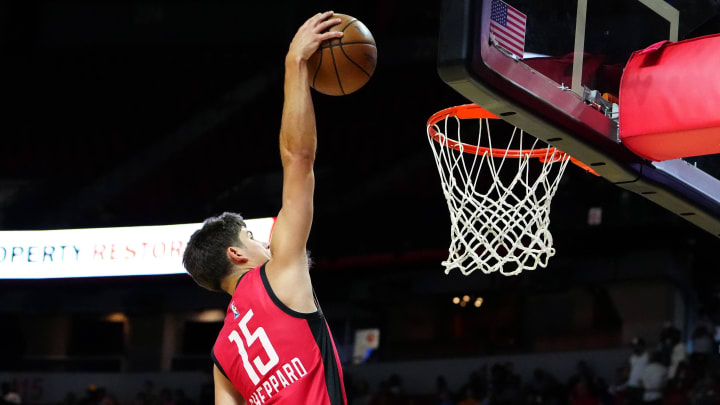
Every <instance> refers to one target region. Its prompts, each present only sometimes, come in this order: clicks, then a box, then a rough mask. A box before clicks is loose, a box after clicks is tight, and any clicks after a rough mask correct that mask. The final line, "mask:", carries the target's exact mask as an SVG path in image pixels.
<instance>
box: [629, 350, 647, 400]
mask: <svg viewBox="0 0 720 405" xmlns="http://www.w3.org/2000/svg"><path fill="white" fill-rule="evenodd" d="M632 348H633V353H632V354H631V355H630V360H629V367H630V376H629V377H628V382H627V386H626V388H625V397H626V398H627V400H628V404H639V403H642V402H643V401H642V397H643V395H642V394H643V393H642V391H643V389H642V386H641V385H640V376H641V375H642V373H643V371H645V367H646V366H647V364H648V360H649V358H648V353H647V350H646V347H645V341H644V340H643V339H642V338H638V337H636V338H634V339H633V340H632Z"/></svg>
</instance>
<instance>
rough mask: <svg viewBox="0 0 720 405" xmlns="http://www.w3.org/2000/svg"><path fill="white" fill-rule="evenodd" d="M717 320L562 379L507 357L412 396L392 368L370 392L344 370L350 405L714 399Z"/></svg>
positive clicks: (662, 404) (618, 404)
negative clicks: (612, 364)
mask: <svg viewBox="0 0 720 405" xmlns="http://www.w3.org/2000/svg"><path fill="white" fill-rule="evenodd" d="M714 331H715V326H714V325H712V323H711V322H709V320H708V319H707V318H705V317H701V319H700V322H698V325H697V326H696V328H695V330H694V331H693V333H692V335H691V336H690V340H691V347H692V352H691V353H690V354H688V353H687V347H688V344H687V342H684V341H683V339H682V333H681V331H680V330H678V329H677V328H675V327H673V326H671V325H666V326H665V327H663V328H662V330H661V332H660V336H659V339H658V341H659V342H660V343H659V344H658V345H657V346H655V347H647V345H646V343H645V341H644V340H643V339H642V338H635V339H633V341H632V352H631V354H630V356H629V358H628V361H627V362H626V363H625V364H620V365H618V367H617V370H616V371H615V375H614V376H607V377H608V378H607V379H606V378H603V376H598V375H595V373H594V372H593V370H592V368H591V367H590V365H588V364H587V363H586V362H583V361H581V362H579V363H578V364H577V368H576V371H575V373H574V374H573V375H572V376H570V377H569V378H567V379H566V380H563V379H560V378H558V377H557V376H553V375H551V374H550V373H548V372H547V371H545V370H543V369H541V368H538V369H535V370H534V372H533V374H532V377H531V378H530V380H529V381H523V380H522V378H521V377H520V376H519V375H517V374H516V373H515V372H514V366H513V364H512V363H506V364H494V365H492V366H489V367H488V366H482V367H480V368H479V369H478V371H476V372H474V373H472V374H471V375H470V376H469V377H468V380H467V381H466V382H465V383H464V384H463V385H462V386H461V387H459V389H456V390H454V391H453V390H451V389H450V388H449V386H448V383H447V381H446V380H445V379H444V378H443V377H442V376H439V377H437V382H436V387H435V393H434V394H432V395H412V394H409V393H407V392H406V391H405V389H404V387H403V382H402V379H401V378H400V377H399V376H397V375H393V376H390V377H389V378H388V379H387V380H385V381H383V382H382V383H381V384H380V385H379V387H378V388H377V390H375V391H374V392H371V390H370V389H369V387H368V384H367V382H365V381H363V380H361V379H354V378H353V377H352V376H351V375H348V376H346V387H347V393H348V403H349V404H350V405H386V404H392V405H541V404H542V405H711V404H712V405H715V404H717V405H720V358H719V356H718V346H717V342H716V341H715V339H714Z"/></svg>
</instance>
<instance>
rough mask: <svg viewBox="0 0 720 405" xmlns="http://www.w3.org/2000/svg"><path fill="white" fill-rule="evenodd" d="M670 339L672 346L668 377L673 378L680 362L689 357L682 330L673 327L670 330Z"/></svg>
mask: <svg viewBox="0 0 720 405" xmlns="http://www.w3.org/2000/svg"><path fill="white" fill-rule="evenodd" d="M668 341H669V344H670V347H671V350H670V365H669V366H668V378H673V377H675V373H676V372H677V368H678V366H679V365H680V363H681V362H683V361H685V359H686V358H687V351H686V350H685V343H684V342H683V341H682V332H680V330H679V329H677V328H673V329H672V330H671V331H670V336H669V338H668Z"/></svg>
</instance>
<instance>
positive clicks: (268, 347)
mask: <svg viewBox="0 0 720 405" xmlns="http://www.w3.org/2000/svg"><path fill="white" fill-rule="evenodd" d="M252 317H253V311H252V309H250V310H248V311H247V313H246V314H245V316H243V318H242V319H241V320H240V322H239V323H238V326H239V327H240V331H241V332H242V333H243V336H244V337H245V342H247V343H246V344H247V347H248V348H250V346H252V344H253V343H255V342H256V341H257V340H258V339H259V340H260V344H262V347H263V349H264V350H265V353H266V354H267V357H268V361H267V363H263V362H262V360H261V359H260V356H258V357H255V358H254V359H253V361H252V363H250V359H249V358H248V354H247V351H246V350H245V345H244V344H243V341H242V337H241V336H240V334H239V333H238V332H237V331H236V330H234V331H232V332H231V333H230V336H228V339H230V341H231V342H235V345H237V348H238V353H240V357H241V358H242V362H243V366H244V367H245V371H246V372H247V374H248V377H250V380H251V381H252V382H253V384H255V385H257V384H258V383H259V382H260V377H258V375H257V373H256V372H255V368H257V371H259V372H260V374H261V375H263V376H264V375H265V374H267V373H268V371H270V370H271V369H272V368H273V367H275V366H276V365H277V364H278V361H279V358H278V355H277V352H275V349H274V348H273V347H272V344H271V343H270V339H268V337H267V334H266V333H265V329H263V328H262V327H259V328H257V329H255V331H254V332H252V333H250V330H249V329H248V326H247V324H248V322H250V318H252ZM253 364H254V365H255V368H253Z"/></svg>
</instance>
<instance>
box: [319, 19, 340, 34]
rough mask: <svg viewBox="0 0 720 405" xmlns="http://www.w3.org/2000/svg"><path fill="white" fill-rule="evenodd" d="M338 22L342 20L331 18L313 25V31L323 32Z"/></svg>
mask: <svg viewBox="0 0 720 405" xmlns="http://www.w3.org/2000/svg"><path fill="white" fill-rule="evenodd" d="M340 22H342V20H341V19H339V18H332V19H329V20H327V21H323V22H321V23H320V24H318V25H317V26H316V27H315V32H323V31H325V30H326V29H328V28H330V27H332V26H334V25H338V24H340Z"/></svg>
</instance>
